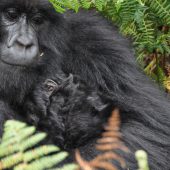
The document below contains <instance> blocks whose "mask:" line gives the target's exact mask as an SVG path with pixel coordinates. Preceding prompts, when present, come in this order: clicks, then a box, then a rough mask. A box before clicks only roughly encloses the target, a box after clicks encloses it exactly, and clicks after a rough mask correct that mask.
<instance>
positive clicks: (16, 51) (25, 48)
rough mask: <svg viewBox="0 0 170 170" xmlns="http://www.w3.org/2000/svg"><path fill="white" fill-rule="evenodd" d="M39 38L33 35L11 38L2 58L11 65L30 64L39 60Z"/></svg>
mask: <svg viewBox="0 0 170 170" xmlns="http://www.w3.org/2000/svg"><path fill="white" fill-rule="evenodd" d="M39 56H40V55H39V46H38V40H37V39H36V38H35V37H34V36H33V35H20V36H14V37H13V38H11V39H10V40H9V42H8V44H7V46H6V49H5V48H4V50H3V55H2V56H1V60H3V61H4V62H6V63H8V64H11V65H21V66H28V65H32V63H36V61H38V60H39Z"/></svg>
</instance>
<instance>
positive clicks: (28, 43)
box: [16, 37, 34, 49]
mask: <svg viewBox="0 0 170 170" xmlns="http://www.w3.org/2000/svg"><path fill="white" fill-rule="evenodd" d="M16 43H17V45H18V46H19V47H21V48H25V49H30V48H31V47H33V46H34V43H33V41H32V40H31V39H29V38H28V37H19V38H18V39H17V41H16Z"/></svg>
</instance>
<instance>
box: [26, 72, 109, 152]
mask: <svg viewBox="0 0 170 170" xmlns="http://www.w3.org/2000/svg"><path fill="white" fill-rule="evenodd" d="M35 92H36V94H35V98H36V101H37V104H36V107H38V108H39V110H40V109H41V113H40V114H37V115H34V118H35V117H36V119H34V121H35V120H36V122H38V123H37V125H38V127H39V129H40V130H41V131H46V132H48V134H50V135H49V136H50V137H51V139H50V142H53V143H55V144H56V145H58V146H60V147H62V148H64V149H73V148H76V147H79V146H81V145H83V144H84V143H85V142H87V140H89V139H91V138H94V137H95V136H96V137H97V136H98V135H99V134H101V131H102V129H103V124H104V123H105V121H106V118H107V116H106V115H105V112H106V110H107V113H108V109H111V108H110V107H109V106H108V105H107V102H108V99H106V98H105V97H104V96H100V94H99V93H98V92H96V91H95V90H94V89H90V88H89V87H88V86H87V85H86V84H85V83H84V82H82V81H81V80H80V79H79V78H78V77H73V76H72V75H70V76H69V77H66V76H63V75H56V76H55V77H54V78H52V79H48V80H46V81H45V83H43V84H42V85H41V86H39V87H38V90H35ZM34 113H35V112H34ZM42 113H43V114H42ZM29 115H30V114H29ZM37 118H38V121H37Z"/></svg>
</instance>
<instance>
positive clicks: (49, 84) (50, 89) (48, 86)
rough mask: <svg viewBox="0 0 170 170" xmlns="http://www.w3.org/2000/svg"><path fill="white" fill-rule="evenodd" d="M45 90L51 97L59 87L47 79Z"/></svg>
mask: <svg viewBox="0 0 170 170" xmlns="http://www.w3.org/2000/svg"><path fill="white" fill-rule="evenodd" d="M44 88H45V90H46V92H47V93H48V94H49V95H51V94H52V93H53V92H54V91H56V90H58V89H59V85H58V84H57V83H56V82H55V81H53V80H51V79H47V80H46V81H45V83H44Z"/></svg>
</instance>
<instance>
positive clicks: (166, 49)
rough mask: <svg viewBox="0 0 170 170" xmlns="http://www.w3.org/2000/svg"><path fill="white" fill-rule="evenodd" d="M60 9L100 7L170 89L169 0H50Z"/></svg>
mask: <svg viewBox="0 0 170 170" xmlns="http://www.w3.org/2000/svg"><path fill="white" fill-rule="evenodd" d="M50 2H51V3H52V4H53V5H54V7H55V9H56V11H57V12H61V13H62V12H65V11H66V10H67V9H72V10H75V11H76V12H78V10H79V9H80V8H84V9H89V8H96V9H97V10H98V11H100V12H101V13H102V14H103V15H104V16H105V17H107V18H108V19H110V20H112V21H113V22H114V23H115V24H117V25H118V27H119V29H120V32H121V33H122V34H123V35H125V36H130V37H132V39H133V42H134V46H135V49H136V54H137V60H138V62H139V63H140V65H141V66H142V67H143V68H144V70H145V72H146V74H148V75H149V76H151V77H152V78H153V79H154V80H155V81H156V82H158V83H159V84H160V85H161V86H162V87H164V88H165V89H166V90H167V91H170V59H169V57H170V2H169V0H50Z"/></svg>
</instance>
